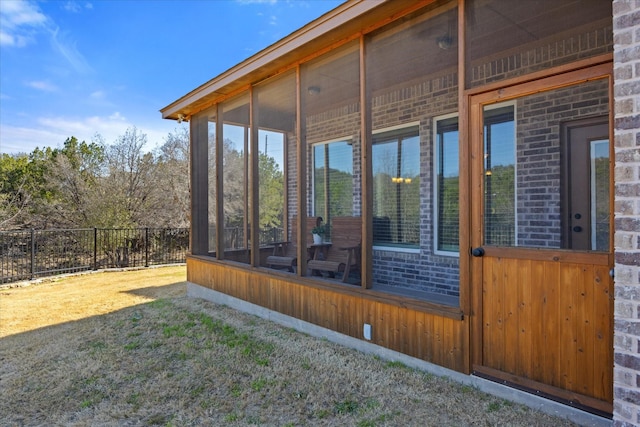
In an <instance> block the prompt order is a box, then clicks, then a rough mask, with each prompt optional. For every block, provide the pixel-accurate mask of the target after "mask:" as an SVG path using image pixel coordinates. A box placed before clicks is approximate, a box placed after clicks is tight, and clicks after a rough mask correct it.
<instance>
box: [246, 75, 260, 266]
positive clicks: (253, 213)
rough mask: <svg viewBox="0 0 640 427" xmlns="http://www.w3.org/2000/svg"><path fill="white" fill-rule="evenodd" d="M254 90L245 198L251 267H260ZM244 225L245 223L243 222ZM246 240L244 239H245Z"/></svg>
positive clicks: (253, 92) (251, 94)
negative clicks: (248, 225)
mask: <svg viewBox="0 0 640 427" xmlns="http://www.w3.org/2000/svg"><path fill="white" fill-rule="evenodd" d="M257 96H258V95H257V94H256V90H255V89H254V88H253V87H252V88H251V89H250V90H249V129H250V131H251V138H249V143H250V148H249V152H248V153H247V155H245V158H246V157H249V166H250V170H249V175H248V178H249V186H248V189H249V194H248V195H247V197H246V198H245V199H246V200H248V201H249V211H248V213H249V215H250V218H249V224H250V225H251V226H250V227H249V232H250V233H251V237H250V239H249V240H250V242H251V248H250V249H251V251H250V252H251V261H250V262H251V265H252V266H254V267H259V266H260V176H259V174H258V170H259V163H260V153H259V151H258V143H259V141H258V131H259V129H258V123H259V119H258V115H259V111H260V106H259V105H258V100H257ZM245 224H246V221H245ZM245 238H246V237H245Z"/></svg>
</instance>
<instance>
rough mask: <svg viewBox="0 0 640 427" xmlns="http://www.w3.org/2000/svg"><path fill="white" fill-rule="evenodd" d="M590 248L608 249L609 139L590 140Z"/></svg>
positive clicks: (597, 249)
mask: <svg viewBox="0 0 640 427" xmlns="http://www.w3.org/2000/svg"><path fill="white" fill-rule="evenodd" d="M591 218H592V219H591V249H592V250H594V251H608V250H609V141H608V140H597V141H591Z"/></svg>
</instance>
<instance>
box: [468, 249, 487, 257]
mask: <svg viewBox="0 0 640 427" xmlns="http://www.w3.org/2000/svg"><path fill="white" fill-rule="evenodd" d="M471 255H473V256H474V257H481V256H483V255H484V248H481V247H477V248H473V249H471Z"/></svg>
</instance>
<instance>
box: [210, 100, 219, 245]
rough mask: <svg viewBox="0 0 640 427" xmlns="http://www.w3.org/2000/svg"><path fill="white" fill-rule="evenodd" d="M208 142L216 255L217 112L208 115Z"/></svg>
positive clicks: (213, 236) (212, 225)
mask: <svg viewBox="0 0 640 427" xmlns="http://www.w3.org/2000/svg"><path fill="white" fill-rule="evenodd" d="M207 121H208V124H207V140H208V147H207V151H208V165H209V175H208V189H209V190H208V193H209V207H208V218H209V219H208V222H209V233H208V235H209V252H210V253H215V252H216V250H217V247H216V223H217V221H216V209H217V206H218V197H217V189H216V114H215V111H212V112H209V113H208V114H207Z"/></svg>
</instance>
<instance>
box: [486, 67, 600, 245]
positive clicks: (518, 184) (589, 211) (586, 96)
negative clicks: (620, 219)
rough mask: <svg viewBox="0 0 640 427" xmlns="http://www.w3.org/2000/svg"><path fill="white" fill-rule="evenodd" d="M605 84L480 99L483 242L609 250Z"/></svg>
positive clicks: (594, 83)
mask: <svg viewBox="0 0 640 427" xmlns="http://www.w3.org/2000/svg"><path fill="white" fill-rule="evenodd" d="M608 86H609V82H608V80H607V79H600V80H595V81H591V82H587V83H581V84H578V85H574V86H568V87H563V88H560V89H555V90H551V91H546V92H539V93H535V94H532V95H528V96H524V97H521V98H518V99H515V100H512V101H509V102H507V103H501V104H492V105H487V106H485V107H484V109H483V124H484V126H483V132H484V244H485V245H493V246H519V247H533V248H556V249H560V248H566V249H575V250H599V251H607V250H609V217H610V206H609V181H610V171H609V144H608V138H609V136H608V124H607V117H608V112H609V101H608Z"/></svg>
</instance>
